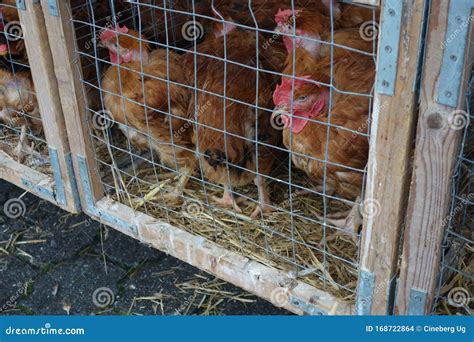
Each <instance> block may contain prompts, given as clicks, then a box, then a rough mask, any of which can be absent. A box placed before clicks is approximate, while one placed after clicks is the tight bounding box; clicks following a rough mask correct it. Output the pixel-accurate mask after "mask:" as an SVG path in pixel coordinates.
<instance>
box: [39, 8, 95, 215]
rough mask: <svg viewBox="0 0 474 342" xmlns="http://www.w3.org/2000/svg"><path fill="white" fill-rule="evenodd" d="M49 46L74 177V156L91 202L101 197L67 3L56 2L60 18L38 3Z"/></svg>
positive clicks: (82, 200)
mask: <svg viewBox="0 0 474 342" xmlns="http://www.w3.org/2000/svg"><path fill="white" fill-rule="evenodd" d="M41 5H42V7H43V12H44V19H45V25H46V29H47V32H48V39H49V44H50V47H51V51H53V56H52V59H53V61H54V71H55V74H56V78H57V82H58V85H59V96H60V99H61V105H62V108H63V112H64V117H65V121H66V132H67V135H68V138H69V143H70V146H71V152H72V156H73V163H74V169H75V171H76V178H77V179H80V178H79V177H78V173H77V172H78V171H77V170H79V168H78V165H77V156H78V155H80V156H83V157H86V158H87V161H88V163H89V166H90V167H89V173H90V174H89V177H90V179H91V183H92V187H93V189H92V193H93V197H94V201H97V200H99V199H100V198H102V197H103V196H104V190H103V188H102V185H101V183H100V177H99V174H98V170H97V166H96V165H95V164H94V160H95V159H94V151H93V143H92V140H91V137H90V135H89V133H88V126H87V122H86V120H87V116H88V115H89V114H88V113H87V110H86V105H85V102H84V92H83V85H82V84H81V78H82V77H81V65H80V60H79V58H76V57H77V56H76V54H75V51H76V37H75V33H74V30H73V27H72V22H71V13H72V12H71V9H70V7H69V1H57V5H58V11H59V16H52V15H50V14H49V11H48V0H41ZM78 188H79V193H80V197H81V203H82V204H83V207H84V208H87V206H86V205H85V198H84V191H82V184H78Z"/></svg>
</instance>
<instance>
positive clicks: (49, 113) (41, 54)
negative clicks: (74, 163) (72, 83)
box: [18, 0, 79, 212]
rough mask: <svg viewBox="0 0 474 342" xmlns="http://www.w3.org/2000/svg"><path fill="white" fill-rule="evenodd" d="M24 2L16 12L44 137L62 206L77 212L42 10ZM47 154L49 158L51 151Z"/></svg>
mask: <svg viewBox="0 0 474 342" xmlns="http://www.w3.org/2000/svg"><path fill="white" fill-rule="evenodd" d="M25 6H26V10H18V12H19V16H20V21H21V24H22V30H23V36H24V39H25V44H26V51H27V53H28V59H29V63H30V69H31V74H32V78H33V83H34V85H35V92H36V97H37V100H38V104H39V108H40V113H41V120H42V124H43V129H44V132H45V136H46V141H47V142H48V147H49V148H50V152H51V150H52V149H53V151H55V152H56V153H57V157H58V158H57V161H58V164H59V174H58V175H55V176H58V177H60V179H61V181H62V185H63V188H64V197H65V200H66V204H65V205H62V206H63V208H64V209H67V210H69V211H73V212H78V210H79V206H78V203H76V196H77V191H76V190H75V189H76V188H75V179H74V177H73V175H72V174H71V167H70V164H68V160H69V159H68V158H69V157H70V155H69V152H70V150H69V143H68V138H67V134H66V129H65V122H64V117H63V112H62V108H61V104H60V102H59V92H58V85H57V82H56V77H55V73H54V68H53V61H52V55H51V51H50V48H49V44H48V35H47V32H46V29H45V26H44V18H43V12H42V9H41V6H40V5H39V4H38V3H34V2H33V0H27V1H25ZM50 157H51V159H52V158H53V157H52V156H51V155H50ZM52 162H53V161H52ZM53 167H54V165H53ZM55 189H56V197H58V194H57V192H58V184H56V185H55ZM58 204H61V203H58Z"/></svg>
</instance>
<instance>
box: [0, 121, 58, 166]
mask: <svg viewBox="0 0 474 342" xmlns="http://www.w3.org/2000/svg"><path fill="white" fill-rule="evenodd" d="M44 139H45V138H44V136H43V135H42V136H40V137H38V138H37V139H35V140H32V139H31V138H30V139H28V146H29V147H28V148H22V149H21V151H22V155H23V158H22V159H23V160H21V163H22V164H24V165H25V166H28V167H30V168H32V169H33V170H36V171H38V172H41V173H43V174H47V175H51V174H52V171H51V164H50V161H49V151H48V145H47V144H46V143H44ZM19 142H20V135H19V134H18V133H17V132H15V131H12V130H9V129H6V128H4V127H3V128H2V127H1V126H0V152H3V153H4V154H6V155H8V156H9V157H10V158H12V159H13V160H15V161H18V157H17V153H16V149H17V146H18V145H19ZM24 147H26V146H24Z"/></svg>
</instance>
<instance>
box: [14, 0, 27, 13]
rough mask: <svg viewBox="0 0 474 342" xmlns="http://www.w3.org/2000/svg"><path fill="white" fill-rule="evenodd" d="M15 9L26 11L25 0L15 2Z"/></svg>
mask: <svg viewBox="0 0 474 342" xmlns="http://www.w3.org/2000/svg"><path fill="white" fill-rule="evenodd" d="M16 8H18V9H19V10H23V11H26V1H25V0H16Z"/></svg>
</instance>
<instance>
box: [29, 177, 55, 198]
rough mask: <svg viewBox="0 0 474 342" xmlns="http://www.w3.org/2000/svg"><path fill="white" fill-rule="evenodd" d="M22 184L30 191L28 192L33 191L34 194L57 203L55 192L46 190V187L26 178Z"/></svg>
mask: <svg viewBox="0 0 474 342" xmlns="http://www.w3.org/2000/svg"><path fill="white" fill-rule="evenodd" d="M21 184H23V186H24V187H25V188H26V189H28V191H31V192H32V193H33V194H38V195H41V196H42V197H43V198H47V199H48V200H49V201H51V202H53V203H54V202H56V198H55V196H54V192H53V191H51V190H49V189H48V188H45V187H44V186H41V185H38V184H34V183H32V182H31V181H29V180H28V179H25V178H22V179H21Z"/></svg>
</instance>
